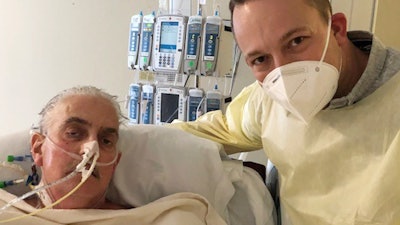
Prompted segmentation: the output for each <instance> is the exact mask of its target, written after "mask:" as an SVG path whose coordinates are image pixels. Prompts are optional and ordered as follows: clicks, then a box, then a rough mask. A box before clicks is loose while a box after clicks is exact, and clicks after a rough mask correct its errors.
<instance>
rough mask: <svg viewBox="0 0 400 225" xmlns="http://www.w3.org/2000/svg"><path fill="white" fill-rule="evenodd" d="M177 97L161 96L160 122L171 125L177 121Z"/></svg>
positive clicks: (174, 95) (172, 95)
mask: <svg viewBox="0 0 400 225" xmlns="http://www.w3.org/2000/svg"><path fill="white" fill-rule="evenodd" d="M178 110H179V95H176V94H161V122H162V123H171V122H172V121H173V120H174V119H178Z"/></svg>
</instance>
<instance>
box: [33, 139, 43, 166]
mask: <svg viewBox="0 0 400 225" xmlns="http://www.w3.org/2000/svg"><path fill="white" fill-rule="evenodd" d="M44 139H45V137H44V136H43V135H42V134H40V133H36V132H35V133H33V134H32V135H31V154H32V158H33V160H34V161H35V164H36V165H37V166H42V165H43V151H42V146H43V143H44Z"/></svg>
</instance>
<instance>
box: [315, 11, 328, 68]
mask: <svg viewBox="0 0 400 225" xmlns="http://www.w3.org/2000/svg"><path fill="white" fill-rule="evenodd" d="M331 26H332V18H331V17H330V18H329V21H328V32H327V35H326V41H325V47H324V51H323V52H322V57H321V60H320V61H319V64H318V66H317V67H315V71H317V72H319V68H320V67H321V65H322V63H323V62H324V59H325V55H326V52H327V50H328V45H329V37H330V35H331Z"/></svg>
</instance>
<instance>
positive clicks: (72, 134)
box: [65, 130, 82, 138]
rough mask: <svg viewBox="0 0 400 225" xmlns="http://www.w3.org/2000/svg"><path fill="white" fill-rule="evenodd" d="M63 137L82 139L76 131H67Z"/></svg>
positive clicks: (80, 134) (80, 133)
mask: <svg viewBox="0 0 400 225" xmlns="http://www.w3.org/2000/svg"><path fill="white" fill-rule="evenodd" d="M65 136H66V137H67V138H80V137H82V132H80V131H78V130H67V131H65Z"/></svg>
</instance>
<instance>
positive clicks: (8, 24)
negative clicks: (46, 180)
mask: <svg viewBox="0 0 400 225" xmlns="http://www.w3.org/2000/svg"><path fill="white" fill-rule="evenodd" d="M183 1H184V4H183V5H185V4H186V3H187V2H188V1H187V0H183ZM158 3H159V1H158V0H146V1H142V0H113V1H110V0H62V1H55V0H35V1H32V0H17V1H16V0H1V7H0V102H1V109H0V118H1V122H0V135H1V134H4V133H8V132H13V131H17V130H20V129H26V128H29V127H30V125H31V124H32V122H33V121H35V120H36V118H37V116H36V115H37V113H38V112H39V111H40V110H41V108H42V106H43V105H44V104H45V103H46V102H47V101H48V100H49V99H50V98H51V97H52V96H54V95H55V94H56V93H58V92H59V91H61V90H63V89H66V88H69V87H72V86H75V85H94V86H97V87H100V88H103V89H105V90H106V91H108V92H110V93H112V94H115V95H118V96H119V97H120V101H123V100H124V98H125V96H126V94H127V91H128V86H129V84H130V83H131V82H132V81H133V80H134V72H133V71H131V70H128V69H127V57H126V55H127V44H128V33H129V30H128V29H129V21H130V17H131V16H132V15H133V14H136V13H138V12H139V11H140V10H143V13H145V14H148V13H150V12H151V11H152V10H156V11H157V10H158ZM208 4H209V5H210V7H208V8H206V10H205V11H206V12H207V13H211V12H212V6H211V4H212V1H209V3H208ZM225 4H227V3H225ZM222 14H225V15H228V16H229V14H228V13H227V12H222ZM222 14H221V15H222ZM224 35H229V34H224ZM228 43H229V44H228ZM221 44H222V45H225V46H226V45H227V44H228V45H227V46H228V47H227V48H228V51H222V52H221V55H222V56H221V58H224V59H227V58H228V59H229V60H228V64H227V66H225V67H228V68H224V69H222V72H221V73H225V71H226V70H229V65H230V62H231V61H230V60H231V56H230V54H231V52H230V51H231V47H230V46H231V40H228V39H226V40H224V41H223V42H222V43H221ZM225 54H226V55H227V56H226V55H225ZM223 61H224V60H223ZM220 64H221V66H222V65H223V63H220Z"/></svg>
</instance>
